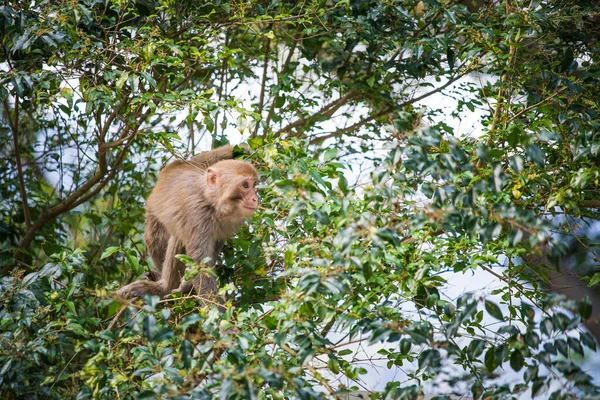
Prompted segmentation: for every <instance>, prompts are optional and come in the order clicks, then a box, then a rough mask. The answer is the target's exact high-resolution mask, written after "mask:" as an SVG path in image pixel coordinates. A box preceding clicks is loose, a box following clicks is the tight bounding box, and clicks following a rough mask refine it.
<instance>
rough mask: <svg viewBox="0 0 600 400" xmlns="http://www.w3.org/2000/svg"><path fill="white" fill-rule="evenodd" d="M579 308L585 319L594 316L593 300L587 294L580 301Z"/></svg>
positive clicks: (582, 317)
mask: <svg viewBox="0 0 600 400" xmlns="http://www.w3.org/2000/svg"><path fill="white" fill-rule="evenodd" d="M577 310H578V311H579V315H581V319H583V320H584V321H585V320H586V319H588V318H590V317H591V316H592V302H591V301H590V299H589V298H588V297H587V296H586V297H585V298H583V300H581V301H580V302H579V304H578V305H577Z"/></svg>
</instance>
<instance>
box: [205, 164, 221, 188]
mask: <svg viewBox="0 0 600 400" xmlns="http://www.w3.org/2000/svg"><path fill="white" fill-rule="evenodd" d="M206 184H207V185H208V187H217V186H218V184H219V172H218V171H217V170H216V169H214V168H209V169H207V170H206Z"/></svg>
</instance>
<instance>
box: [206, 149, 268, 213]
mask: <svg viewBox="0 0 600 400" xmlns="http://www.w3.org/2000/svg"><path fill="white" fill-rule="evenodd" d="M206 179H207V181H206V182H207V188H208V192H207V197H208V199H209V201H211V203H212V204H213V206H214V207H215V209H216V210H217V212H218V213H219V215H220V216H221V217H225V218H227V219H234V220H238V219H241V220H245V219H246V218H248V217H250V216H251V215H252V214H254V212H255V211H256V210H257V209H258V194H257V191H256V187H257V185H258V174H257V172H256V169H254V167H253V166H252V164H250V163H247V162H244V161H239V160H225V161H220V162H218V163H217V164H215V165H213V166H212V167H210V168H209V169H208V170H207V172H206Z"/></svg>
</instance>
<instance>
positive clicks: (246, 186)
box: [242, 182, 250, 189]
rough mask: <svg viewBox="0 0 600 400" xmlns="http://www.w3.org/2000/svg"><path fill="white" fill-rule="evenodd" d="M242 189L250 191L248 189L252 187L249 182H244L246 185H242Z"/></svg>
mask: <svg viewBox="0 0 600 400" xmlns="http://www.w3.org/2000/svg"><path fill="white" fill-rule="evenodd" d="M242 187H243V188H244V189H248V188H249V187H250V184H249V183H248V182H244V183H243V184H242Z"/></svg>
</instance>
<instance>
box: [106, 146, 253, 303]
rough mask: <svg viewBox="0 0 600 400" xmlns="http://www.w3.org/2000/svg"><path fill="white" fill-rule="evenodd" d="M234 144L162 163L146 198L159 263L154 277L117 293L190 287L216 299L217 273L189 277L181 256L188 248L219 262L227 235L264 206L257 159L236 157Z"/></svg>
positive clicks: (149, 237)
mask: <svg viewBox="0 0 600 400" xmlns="http://www.w3.org/2000/svg"><path fill="white" fill-rule="evenodd" d="M231 158H233V146H224V147H220V148H218V149H215V150H212V151H208V152H204V153H200V154H197V155H195V156H193V157H192V158H191V159H189V160H177V161H174V162H173V163H171V164H169V165H167V166H166V167H164V168H163V169H162V171H161V172H160V174H159V176H158V182H157V184H156V186H155V187H154V190H152V193H151V194H150V196H149V197H148V200H147V202H146V228H145V231H144V242H145V244H146V249H147V250H148V252H149V253H150V256H151V257H152V261H153V262H154V265H155V267H156V269H157V273H155V276H154V279H155V281H153V280H140V281H136V282H133V283H131V284H129V285H127V286H125V287H123V288H121V289H120V290H119V291H118V292H117V295H119V296H122V297H126V298H131V297H143V296H144V295H146V294H151V295H155V296H160V297H164V296H166V295H167V294H169V293H172V292H174V291H175V292H176V291H181V292H184V293H187V292H190V291H191V290H192V288H193V289H194V290H195V291H196V293H197V294H198V295H200V296H201V297H203V298H204V300H205V302H210V301H214V299H215V296H216V293H217V290H218V286H217V281H216V279H215V277H214V276H213V275H211V274H210V273H208V272H206V271H201V272H200V273H199V275H198V276H197V277H196V278H194V279H193V280H192V281H187V282H184V281H183V275H184V272H185V265H184V264H183V263H182V262H181V261H179V260H177V259H176V258H175V255H176V254H183V253H185V254H187V255H188V256H190V257H191V258H193V259H194V261H196V262H197V263H200V262H202V260H204V259H205V258H207V257H210V262H209V266H214V263H215V261H216V258H217V256H218V254H219V253H220V251H221V247H222V245H223V243H224V242H225V240H227V239H228V238H230V237H231V236H232V235H233V234H234V233H235V231H236V230H237V229H238V228H240V227H241V226H242V224H243V223H244V221H246V219H247V218H248V217H250V216H251V215H252V214H253V213H254V212H255V211H256V210H257V208H258V195H257V191H256V185H257V184H258V174H257V172H256V169H254V167H253V166H252V164H250V163H248V162H246V161H241V160H232V159H231Z"/></svg>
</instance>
